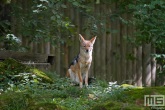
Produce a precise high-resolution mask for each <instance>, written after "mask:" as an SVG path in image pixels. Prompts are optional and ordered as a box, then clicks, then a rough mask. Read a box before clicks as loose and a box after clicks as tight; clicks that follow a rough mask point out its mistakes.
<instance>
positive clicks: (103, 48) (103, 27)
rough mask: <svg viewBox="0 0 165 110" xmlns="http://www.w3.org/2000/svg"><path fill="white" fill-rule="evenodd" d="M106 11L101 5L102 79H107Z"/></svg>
mask: <svg viewBox="0 0 165 110" xmlns="http://www.w3.org/2000/svg"><path fill="white" fill-rule="evenodd" d="M105 11H106V7H105V5H104V4H100V16H101V21H102V24H103V25H100V30H101V35H100V64H101V66H100V67H101V68H100V69H101V72H100V76H101V79H103V80H105V79H106V62H105V61H106V31H105V30H103V29H105V28H106V18H105V17H104V16H102V14H104V13H105Z"/></svg>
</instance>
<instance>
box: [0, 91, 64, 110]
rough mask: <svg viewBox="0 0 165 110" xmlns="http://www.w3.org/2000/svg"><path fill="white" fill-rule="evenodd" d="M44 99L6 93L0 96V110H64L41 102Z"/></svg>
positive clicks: (20, 93) (55, 105) (27, 94)
mask: <svg viewBox="0 0 165 110" xmlns="http://www.w3.org/2000/svg"><path fill="white" fill-rule="evenodd" d="M42 98H43V99H44V98H45V97H42V96H40V97H32V96H30V94H29V93H28V92H19V93H17V92H12V93H11V92H10V93H9V92H8V93H4V94H1V95H0V110H66V108H65V107H62V106H60V105H57V104H55V103H50V102H44V101H42V102H41V99H42Z"/></svg>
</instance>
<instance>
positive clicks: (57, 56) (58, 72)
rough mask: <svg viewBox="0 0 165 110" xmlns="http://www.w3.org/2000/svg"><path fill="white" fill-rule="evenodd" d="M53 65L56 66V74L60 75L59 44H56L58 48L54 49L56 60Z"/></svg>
mask: <svg viewBox="0 0 165 110" xmlns="http://www.w3.org/2000/svg"><path fill="white" fill-rule="evenodd" d="M55 64H56V72H57V74H60V73H61V71H60V69H61V68H60V67H61V46H60V44H58V47H57V48H56V60H55Z"/></svg>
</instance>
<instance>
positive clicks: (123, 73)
mask: <svg viewBox="0 0 165 110" xmlns="http://www.w3.org/2000/svg"><path fill="white" fill-rule="evenodd" d="M122 17H123V19H126V14H124V15H123V16H122ZM120 30H121V32H120V33H121V35H120V37H121V38H120V43H121V48H120V49H121V50H120V51H121V63H120V65H121V73H120V75H121V77H122V78H121V80H122V82H123V81H124V80H126V40H125V39H124V37H127V25H126V24H123V23H121V25H120Z"/></svg>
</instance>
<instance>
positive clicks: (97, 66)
mask: <svg viewBox="0 0 165 110" xmlns="http://www.w3.org/2000/svg"><path fill="white" fill-rule="evenodd" d="M95 12H96V13H100V9H99V6H98V5H95ZM100 39H101V36H98V37H97V40H96V42H95V48H94V52H95V53H94V54H95V58H94V62H95V63H94V66H95V71H94V76H95V77H96V78H100V77H101V71H100V68H101V66H100V65H101V63H100V58H101V56H100Z"/></svg>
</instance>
